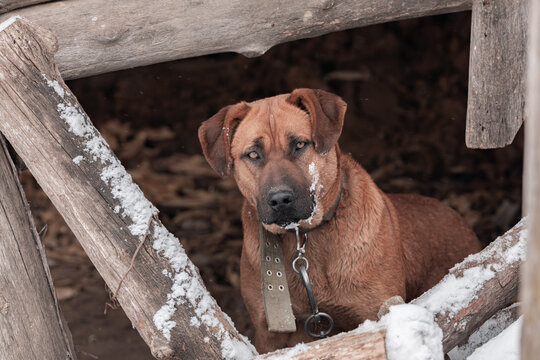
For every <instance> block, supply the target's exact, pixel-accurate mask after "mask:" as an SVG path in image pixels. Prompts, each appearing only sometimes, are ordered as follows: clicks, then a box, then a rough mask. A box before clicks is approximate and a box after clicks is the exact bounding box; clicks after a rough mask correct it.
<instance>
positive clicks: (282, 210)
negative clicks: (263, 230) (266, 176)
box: [257, 187, 314, 227]
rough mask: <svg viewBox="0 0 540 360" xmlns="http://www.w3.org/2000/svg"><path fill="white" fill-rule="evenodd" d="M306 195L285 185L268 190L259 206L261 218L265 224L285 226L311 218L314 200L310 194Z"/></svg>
mask: <svg viewBox="0 0 540 360" xmlns="http://www.w3.org/2000/svg"><path fill="white" fill-rule="evenodd" d="M306 195H307V196H306ZM306 195H304V194H301V195H299V194H298V192H295V191H293V190H292V189H289V188H283V187H282V188H280V189H273V190H271V191H268V192H267V194H266V196H264V197H263V199H261V201H260V202H259V204H258V206H257V208H258V209H257V210H258V212H259V216H260V220H261V221H262V222H263V223H265V224H277V225H279V226H282V227H285V226H287V225H289V224H292V223H298V222H299V221H300V220H305V219H307V218H309V217H310V216H311V214H312V212H313V208H314V202H313V200H312V199H311V196H309V194H306Z"/></svg>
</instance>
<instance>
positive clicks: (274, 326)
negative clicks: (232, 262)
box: [259, 178, 342, 333]
mask: <svg viewBox="0 0 540 360" xmlns="http://www.w3.org/2000/svg"><path fill="white" fill-rule="evenodd" d="M341 194H342V182H341V178H340V180H339V189H338V193H337V196H336V199H335V200H334V203H333V204H332V207H330V209H328V211H327V212H326V213H325V214H324V215H323V219H322V221H321V223H320V224H319V225H317V226H316V227H315V228H313V229H310V230H308V232H309V231H312V230H314V229H316V228H318V227H319V226H321V225H323V224H324V223H326V222H328V221H330V220H331V219H332V218H333V217H334V215H335V213H336V210H337V207H338V206H339V202H340V200H341ZM259 234H260V250H261V282H262V294H263V299H264V310H265V313H266V321H267V325H268V331H271V332H281V333H284V332H285V333H288V332H295V331H296V321H295V318H294V314H293V311H292V304H291V296H290V293H289V286H288V283H287V276H286V272H285V261H284V257H283V248H282V244H281V237H280V236H279V235H276V234H272V233H271V232H269V231H268V230H266V229H265V228H264V226H263V225H262V223H261V224H260V226H259Z"/></svg>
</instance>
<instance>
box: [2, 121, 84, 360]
mask: <svg viewBox="0 0 540 360" xmlns="http://www.w3.org/2000/svg"><path fill="white" fill-rule="evenodd" d="M0 121H2V120H1V117H0ZM17 176H18V174H17V170H16V169H15V166H14V165H13V162H12V161H11V159H10V157H9V154H8V151H7V147H6V143H5V142H4V138H3V136H2V135H0V238H1V241H0V289H2V290H1V291H0V349H2V355H1V357H2V359H4V360H20V359H28V360H34V359H35V360H38V359H76V355H75V351H74V347H73V343H72V340H71V333H70V332H69V329H68V327H67V325H66V323H65V321H64V319H63V317H62V314H61V312H60V308H59V307H58V300H57V298H56V293H55V290H54V287H53V283H52V278H51V274H50V272H49V267H48V265H47V259H46V258H45V252H44V250H43V246H42V245H41V240H40V239H39V236H38V234H37V232H36V229H35V226H34V221H33V220H32V215H31V214H30V209H29V207H28V203H27V201H26V198H25V196H24V192H23V190H22V187H21V184H20V183H19V179H18V177H17Z"/></svg>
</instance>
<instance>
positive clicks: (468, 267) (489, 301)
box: [412, 218, 527, 352]
mask: <svg viewBox="0 0 540 360" xmlns="http://www.w3.org/2000/svg"><path fill="white" fill-rule="evenodd" d="M526 242H527V229H526V219H525V218H524V219H522V220H521V221H520V222H519V223H518V224H516V225H515V226H514V227H513V228H512V229H510V230H509V231H508V232H506V233H505V234H504V235H502V236H500V237H498V238H497V239H496V240H495V241H493V242H492V243H491V244H490V245H489V246H487V247H486V248H485V249H484V250H482V251H481V252H479V253H478V254H473V255H470V256H468V257H467V258H466V259H465V260H463V262H461V263H459V264H457V265H456V266H454V267H453V268H452V269H450V272H449V274H448V275H446V276H445V277H444V278H443V279H442V280H441V281H440V282H439V283H438V284H437V285H435V286H434V287H433V288H432V289H430V290H428V291H427V292H426V293H424V294H423V295H422V296H420V297H419V298H418V299H416V300H413V301H412V303H414V304H416V305H420V306H423V307H425V308H426V309H428V310H429V311H431V312H432V313H433V314H435V319H436V321H437V323H438V324H439V326H440V327H441V328H442V330H443V333H444V338H443V345H444V350H445V352H446V351H450V350H451V349H452V348H453V347H454V346H456V345H458V344H460V343H461V342H462V341H463V340H465V339H466V338H467V336H468V335H469V334H470V333H471V332H473V331H474V330H476V329H477V328H478V327H479V326H480V325H481V324H482V323H483V322H484V321H485V320H487V319H489V318H490V317H491V316H492V315H493V314H495V313H496V312H497V311H498V310H499V309H501V308H503V307H504V306H507V305H508V304H510V303H512V302H513V301H515V299H516V297H517V286H518V280H519V267H520V265H521V264H522V262H523V260H524V257H525V247H526Z"/></svg>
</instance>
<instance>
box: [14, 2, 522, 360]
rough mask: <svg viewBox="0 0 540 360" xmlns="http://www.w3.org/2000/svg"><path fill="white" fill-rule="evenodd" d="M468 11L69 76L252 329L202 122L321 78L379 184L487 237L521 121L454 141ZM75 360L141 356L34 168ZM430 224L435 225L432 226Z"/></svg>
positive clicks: (230, 219)
mask: <svg viewBox="0 0 540 360" xmlns="http://www.w3.org/2000/svg"><path fill="white" fill-rule="evenodd" d="M469 36H470V13H468V12H467V13H456V14H450V15H442V16H436V17H429V18H422V19H416V20H407V21H400V22H394V23H388V24H382V25H376V26H370V27H366V28H361V29H354V30H349V31H344V32H339V33H334V34H330V35H326V36H322V37H319V38H315V39H308V40H301V41H296V42H292V43H288V44H283V45H279V46H276V47H274V48H273V49H270V50H269V51H268V52H267V53H266V54H265V55H264V56H261V57H259V58H254V59H247V58H245V57H243V56H241V55H236V54H218V55H212V56H205V57H199V58H193V59H187V60H180V61H175V62H170V63H164V64H157V65H153V66H148V67H143V68H137V69H132V70H126V71H120V72H116V73H110V74H105V75H101V76H95V77H92V78H86V79H80V80H75V81H70V82H68V86H69V87H70V88H71V89H72V90H73V92H74V93H75V95H76V96H77V97H78V99H79V101H80V102H81V104H82V106H83V108H84V109H85V110H86V112H87V113H88V114H89V116H90V118H91V119H92V120H93V122H94V123H95V125H96V126H97V127H98V128H99V130H100V131H101V132H102V134H103V135H104V136H105V138H106V139H107V141H108V142H109V144H110V145H111V147H112V148H113V150H114V151H115V152H116V154H117V155H118V156H119V158H120V160H121V161H122V163H123V164H124V165H125V166H126V168H127V169H128V171H129V172H130V173H131V174H132V176H133V178H134V179H135V181H136V182H137V183H138V184H139V185H140V186H141V188H142V190H143V191H144V192H145V194H146V196H147V197H148V198H149V199H150V200H151V201H152V202H154V204H155V205H156V206H157V207H158V208H159V210H160V212H161V213H160V218H161V219H162V221H163V222H164V223H165V225H166V226H167V227H168V229H169V230H170V231H172V232H173V233H174V234H176V235H177V236H178V237H179V238H180V240H181V242H182V244H183V246H184V247H185V249H186V251H187V252H188V254H189V255H190V258H191V259H192V260H193V262H194V263H195V264H196V265H197V266H198V267H199V268H200V270H201V275H202V276H203V278H204V280H205V283H206V285H207V287H208V289H209V290H210V292H211V293H212V295H214V297H215V298H216V299H217V301H218V303H219V304H220V306H221V307H222V308H223V310H224V311H225V312H227V313H228V314H229V315H231V317H232V318H233V320H234V322H235V323H236V325H237V327H238V329H239V330H240V331H242V332H243V333H244V334H246V335H248V336H250V337H251V336H252V335H253V329H252V327H251V325H250V323H249V317H248V315H247V313H246V311H245V308H244V307H243V304H242V301H241V298H240V292H239V274H238V271H239V257H240V251H241V246H242V231H241V223H240V215H239V210H240V207H241V204H242V199H241V196H240V195H239V193H238V191H237V190H236V186H235V184H234V182H233V181H232V180H231V179H221V178H219V177H218V176H217V175H216V174H214V173H213V172H212V170H211V169H210V168H209V167H208V165H207V164H206V162H205V160H204V159H203V157H202V156H201V149H200V146H199V143H198V141H197V136H196V133H197V128H198V126H199V125H200V123H201V122H202V121H204V120H206V119H207V118H208V117H210V116H212V115H213V114H214V113H216V112H217V111H218V110H219V109H220V108H221V107H223V106H226V105H229V104H232V103H235V102H238V101H241V100H248V101H250V100H255V99H258V98H262V97H267V96H273V95H276V94H279V93H286V92H290V91H291V90H293V89H295V88H298V87H311V88H321V89H325V90H328V91H331V92H334V93H336V94H338V95H340V96H341V97H342V98H343V99H344V100H345V101H346V102H347V103H348V111H347V115H346V120H345V129H344V131H343V135H342V137H341V140H340V144H341V147H342V150H344V151H346V152H351V153H352V154H353V155H354V156H355V157H356V159H357V160H358V161H359V162H360V163H361V164H362V165H363V166H364V167H365V168H366V169H367V170H368V172H370V174H371V175H372V176H373V178H374V179H375V181H376V183H377V184H378V185H379V186H380V187H381V188H382V189H383V190H384V191H387V192H409V193H419V194H423V195H428V196H433V197H436V198H438V199H440V200H441V201H443V202H445V203H446V204H448V205H450V206H452V207H453V208H455V209H456V210H457V211H458V212H460V213H461V214H462V215H463V216H464V217H465V219H466V221H467V222H468V223H469V224H470V225H471V226H472V227H473V228H474V230H475V231H476V233H477V234H478V236H479V237H480V239H481V240H482V242H483V243H484V244H487V243H489V242H490V241H492V240H493V239H494V238H495V237H496V236H497V235H500V234H502V233H503V232H504V231H505V230H507V229H508V228H509V227H510V226H511V225H513V224H514V223H515V222H517V220H518V219H519V217H520V215H521V214H520V213H521V210H520V209H521V178H522V153H523V136H522V131H520V133H519V134H518V136H517V137H516V140H515V141H514V143H513V144H512V145H510V146H508V147H506V148H504V149H499V150H469V149H467V148H466V147H465V144H464V134H465V115H466V103H467V81H468V58H469ZM21 176H22V180H23V183H24V186H25V189H26V191H27V195H28V199H29V201H30V203H31V206H32V209H33V213H34V216H35V217H36V224H37V226H38V230H39V229H40V228H41V227H43V226H44V225H45V224H47V225H48V230H47V232H46V233H45V234H44V235H43V242H44V244H45V248H46V251H47V255H48V258H49V263H50V266H51V270H52V274H53V277H54V281H55V286H56V288H57V292H58V296H59V298H60V299H61V307H62V310H63V312H64V314H65V316H66V318H67V320H68V322H69V326H70V328H71V331H72V333H73V337H74V341H75V345H76V349H77V351H78V356H79V359H81V360H85V359H98V358H99V359H134V360H137V359H151V356H150V354H149V351H148V350H147V347H146V345H145V344H144V343H143V342H142V340H141V339H140V337H139V336H138V334H137V332H136V331H135V330H133V329H132V328H131V324H130V322H129V320H128V319H127V318H126V317H125V315H124V314H123V312H122V310H121V309H118V310H113V311H111V310H110V309H109V311H108V313H107V315H104V314H103V310H104V308H105V303H106V302H107V301H108V295H107V291H106V289H105V286H104V284H103V281H102V280H101V278H100V276H99V274H98V273H97V272H96V270H95V268H94V267H93V266H92V264H91V262H90V261H89V260H88V259H87V257H86V255H85V253H84V251H83V250H82V248H81V247H80V245H79V244H78V242H77V241H76V240H75V238H74V237H73V235H72V233H71V232H70V231H69V229H68V228H67V226H66V225H65V223H64V222H63V221H62V219H61V217H60V216H59V215H58V213H57V212H56V210H55V209H54V208H53V207H52V205H51V204H50V202H49V201H48V200H47V198H46V197H45V195H44V194H43V193H42V192H41V190H40V189H39V187H38V186H37V185H36V184H35V181H34V180H33V179H32V178H31V175H30V174H28V173H27V172H24V173H22V175H21ZM433 225H434V226H436V225H437V224H433Z"/></svg>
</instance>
